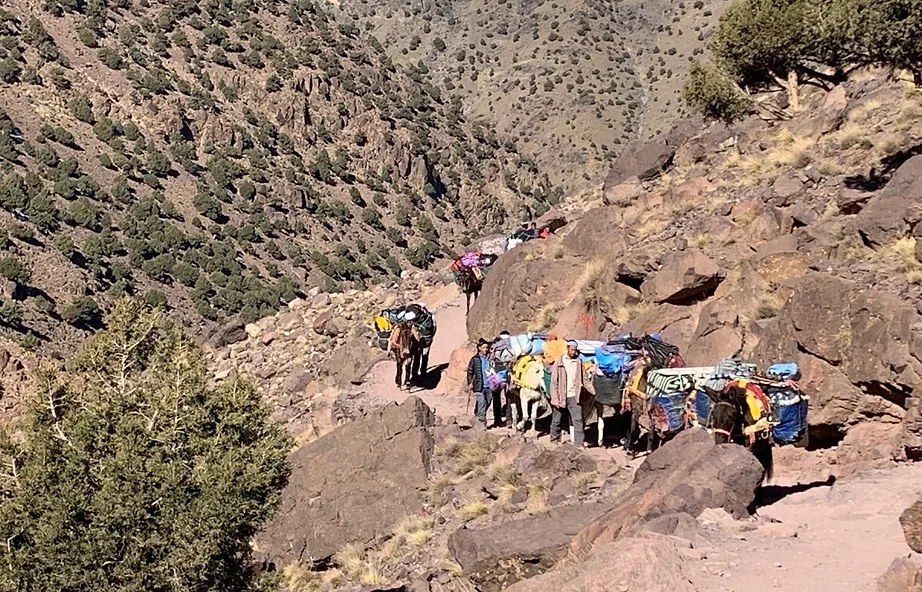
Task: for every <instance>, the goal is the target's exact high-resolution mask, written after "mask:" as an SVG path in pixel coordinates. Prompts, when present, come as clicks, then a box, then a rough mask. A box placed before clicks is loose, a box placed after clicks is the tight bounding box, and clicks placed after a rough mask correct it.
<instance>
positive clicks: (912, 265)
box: [878, 236, 922, 284]
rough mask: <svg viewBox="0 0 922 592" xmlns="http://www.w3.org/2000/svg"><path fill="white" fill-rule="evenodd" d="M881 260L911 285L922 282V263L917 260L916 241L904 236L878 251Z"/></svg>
mask: <svg viewBox="0 0 922 592" xmlns="http://www.w3.org/2000/svg"><path fill="white" fill-rule="evenodd" d="M878 254H879V258H880V260H881V261H882V262H883V263H885V264H887V265H888V266H889V267H890V269H892V270H893V271H895V272H897V273H903V274H906V279H907V280H908V281H909V282H910V283H914V284H917V283H920V282H922V263H920V262H919V261H918V260H917V259H916V239H915V238H914V237H911V236H904V237H902V238H898V239H896V240H895V241H893V242H891V243H889V244H887V245H884V246H883V247H880V248H879V249H878Z"/></svg>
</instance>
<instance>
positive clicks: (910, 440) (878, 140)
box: [468, 80, 922, 462]
mask: <svg viewBox="0 0 922 592" xmlns="http://www.w3.org/2000/svg"><path fill="white" fill-rule="evenodd" d="M920 106H922V97H920V95H919V93H918V91H915V90H907V89H905V88H904V87H903V86H902V85H900V84H898V83H893V82H885V81H882V80H874V81H872V82H864V83H849V84H846V85H845V86H841V87H838V88H837V89H835V90H833V91H831V92H830V93H828V94H827V93H816V94H815V95H814V96H813V97H812V98H811V103H810V104H809V106H808V107H807V108H805V110H804V111H803V112H802V113H800V114H799V115H797V116H795V117H794V118H793V119H791V120H790V121H787V122H779V123H776V124H774V125H769V124H767V123H765V122H762V121H760V120H749V121H745V122H742V123H740V124H738V125H736V126H734V127H732V128H725V127H723V126H715V127H714V128H712V129H710V130H707V131H705V132H703V133H702V134H701V135H699V136H697V137H694V138H692V139H690V140H689V141H688V142H686V143H685V144H683V145H682V146H681V147H679V149H678V150H677V152H676V154H675V162H674V166H673V168H672V169H671V170H669V171H668V172H667V173H666V174H665V175H664V176H662V177H660V178H659V179H657V180H652V181H651V180H647V181H642V180H640V179H639V178H638V177H637V176H636V175H637V173H636V172H634V173H633V175H634V176H632V177H627V178H624V177H620V176H617V175H615V176H614V177H612V179H613V181H612V183H615V184H614V185H612V184H609V185H608V186H607V187H606V190H605V195H604V197H603V198H602V199H601V200H600V201H598V202H595V203H582V204H579V203H569V204H567V208H569V209H571V210H572V211H571V214H570V220H571V221H570V223H569V224H568V225H567V226H566V227H565V228H564V229H563V230H562V231H561V232H560V234H559V235H558V236H554V237H552V238H550V239H548V240H546V241H535V242H532V243H528V244H526V245H524V246H522V247H520V248H517V249H515V250H513V251H512V252H510V253H508V254H506V255H503V257H501V258H500V260H499V261H498V262H497V267H496V269H497V270H498V271H499V272H498V273H493V274H490V275H489V276H488V277H487V280H486V284H485V286H484V292H483V295H482V297H481V299H480V300H478V302H477V303H476V304H475V306H474V308H473V309H472V311H471V315H470V317H469V322H468V328H469V332H470V334H471V335H472V336H473V337H478V336H482V335H493V334H495V333H496V332H497V331H498V330H500V329H506V330H510V331H517V330H525V329H549V330H552V331H555V332H557V333H560V334H565V335H579V336H586V337H607V336H608V335H609V334H610V333H611V332H634V333H641V332H645V331H646V332H653V331H658V332H662V333H663V335H664V337H665V338H666V339H667V340H670V341H672V342H675V343H677V344H678V345H680V346H681V347H682V349H683V351H685V352H687V356H686V357H687V360H688V362H689V364H691V365H698V364H707V363H714V362H716V361H717V360H719V359H720V358H722V357H724V356H729V355H734V354H740V355H743V356H744V357H749V358H752V359H754V360H756V361H759V362H762V363H765V362H769V361H778V360H781V359H791V360H794V361H797V362H798V363H799V364H800V366H801V368H802V370H803V375H804V381H803V385H804V387H805V388H806V390H807V392H808V393H810V395H811V397H812V402H811V423H812V428H813V429H812V431H811V436H812V439H811V447H817V448H827V447H833V446H836V447H837V453H838V454H839V455H840V457H841V458H842V460H843V461H846V460H848V461H857V460H864V461H869V462H873V461H874V460H875V459H886V458H889V457H890V456H895V457H898V458H906V457H909V458H917V457H918V455H919V450H920V448H919V446H920V441H922V440H920V434H922V430H920V428H919V419H918V417H919V413H920V411H919V401H920V398H919V397H920V394H922V316H920V313H922V311H920V309H919V302H920V301H922V257H920V255H922V253H920V249H919V244H920V239H919V233H920V232H922V230H920V229H922V224H920V210H919V203H922V186H920V184H919V182H918V179H919V175H920V172H922V157H918V156H913V155H914V154H915V152H916V150H917V146H918V144H919V142H920V141H922V122H920V120H919V119H918V117H917V114H918V113H919V109H920ZM639 153H640V152H638V154H639ZM651 155H652V156H651V160H650V162H648V163H647V165H649V166H646V167H645V166H640V164H638V163H632V167H633V168H632V169H631V170H632V171H637V170H642V169H644V170H649V169H655V168H656V166H658V165H657V163H658V162H661V161H660V160H657V159H658V158H660V155H659V154H658V153H655V152H651Z"/></svg>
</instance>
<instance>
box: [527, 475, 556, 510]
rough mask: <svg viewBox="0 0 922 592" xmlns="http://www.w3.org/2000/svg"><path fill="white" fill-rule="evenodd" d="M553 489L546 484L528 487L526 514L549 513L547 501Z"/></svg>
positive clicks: (535, 484)
mask: <svg viewBox="0 0 922 592" xmlns="http://www.w3.org/2000/svg"><path fill="white" fill-rule="evenodd" d="M550 495H551V489H550V488H549V487H548V486H547V485H545V484H544V483H533V484H530V485H529V486H528V501H527V502H526V503H525V513H526V514H543V513H544V512H547V509H548V506H547V500H548V497H550Z"/></svg>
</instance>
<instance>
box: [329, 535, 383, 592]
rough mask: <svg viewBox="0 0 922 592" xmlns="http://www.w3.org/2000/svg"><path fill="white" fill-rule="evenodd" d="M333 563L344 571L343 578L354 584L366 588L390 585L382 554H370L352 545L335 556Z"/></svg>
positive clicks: (360, 547) (358, 546) (359, 546)
mask: <svg viewBox="0 0 922 592" xmlns="http://www.w3.org/2000/svg"><path fill="white" fill-rule="evenodd" d="M333 562H334V563H335V564H336V565H337V566H338V567H339V569H340V570H341V571H342V574H343V577H344V578H346V579H348V580H351V581H353V582H358V583H360V584H364V585H366V586H382V585H385V584H387V583H388V579H387V576H386V575H385V573H384V572H385V567H386V566H385V562H384V557H383V556H382V555H381V553H380V552H369V551H366V550H365V548H364V547H362V546H361V545H356V544H350V545H346V546H345V547H343V548H342V549H340V550H339V551H337V552H336V554H335V555H333Z"/></svg>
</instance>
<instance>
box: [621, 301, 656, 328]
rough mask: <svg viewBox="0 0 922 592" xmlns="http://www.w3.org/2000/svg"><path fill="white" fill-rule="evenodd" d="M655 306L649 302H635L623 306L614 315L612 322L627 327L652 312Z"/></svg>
mask: <svg viewBox="0 0 922 592" xmlns="http://www.w3.org/2000/svg"><path fill="white" fill-rule="evenodd" d="M652 308H653V304H651V303H649V302H634V303H631V304H622V305H621V306H619V307H618V308H616V309H615V311H614V313H612V316H611V320H612V322H614V323H615V324H617V325H626V324H627V323H629V322H631V321H633V320H634V319H636V318H637V317H639V316H641V315H642V314H644V313H647V312H649V311H650V310H652Z"/></svg>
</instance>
